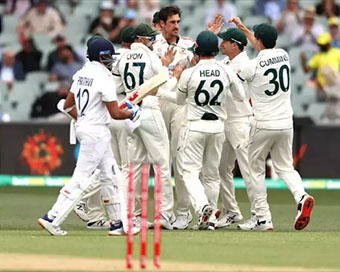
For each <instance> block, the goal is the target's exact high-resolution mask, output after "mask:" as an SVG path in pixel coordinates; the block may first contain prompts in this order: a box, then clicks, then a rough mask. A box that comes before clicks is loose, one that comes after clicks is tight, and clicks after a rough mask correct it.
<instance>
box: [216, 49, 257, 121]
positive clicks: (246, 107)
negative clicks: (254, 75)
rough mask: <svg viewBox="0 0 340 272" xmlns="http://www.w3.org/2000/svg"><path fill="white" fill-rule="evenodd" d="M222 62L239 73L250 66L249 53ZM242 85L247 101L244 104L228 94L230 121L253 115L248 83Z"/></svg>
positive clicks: (242, 53)
mask: <svg viewBox="0 0 340 272" xmlns="http://www.w3.org/2000/svg"><path fill="white" fill-rule="evenodd" d="M222 62H223V64H225V65H227V66H229V67H231V68H232V69H233V70H234V72H235V73H237V72H238V71H239V70H240V69H241V67H243V66H244V65H247V64H248V62H249V57H248V55H247V53H246V52H245V51H244V52H241V53H240V54H238V55H237V56H236V57H234V58H233V59H232V60H230V59H229V58H228V57H226V58H225V59H223V60H222ZM242 83H243V84H242V86H243V88H244V91H245V96H246V99H245V101H243V102H239V101H236V100H235V99H234V97H233V96H232V95H231V93H228V99H227V104H226V107H227V114H228V119H235V118H237V117H245V116H250V115H252V114H253V110H252V108H251V105H250V103H249V92H248V84H247V82H242Z"/></svg>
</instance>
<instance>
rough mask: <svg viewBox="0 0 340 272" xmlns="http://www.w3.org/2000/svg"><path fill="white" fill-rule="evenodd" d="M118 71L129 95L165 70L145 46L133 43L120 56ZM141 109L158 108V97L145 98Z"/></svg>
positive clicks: (149, 96)
mask: <svg viewBox="0 0 340 272" xmlns="http://www.w3.org/2000/svg"><path fill="white" fill-rule="evenodd" d="M118 69H119V74H120V76H121V80H122V81H123V84H124V87H125V91H126V93H127V94H129V93H131V92H133V91H134V90H135V89H136V88H138V87H139V86H140V85H142V84H143V83H144V82H145V81H146V80H148V79H150V78H152V77H153V76H155V75H157V74H158V73H160V72H161V71H163V70H164V69H166V68H165V67H163V66H162V62H161V60H160V59H159V58H158V57H157V56H156V55H155V54H154V53H153V52H152V51H151V50H150V49H149V48H148V47H147V46H145V45H144V44H142V43H133V44H132V45H131V50H130V51H128V52H126V53H124V55H122V56H121V58H120V61H119V67H118ZM142 108H159V103H158V97H156V96H151V95H148V96H146V97H145V98H144V99H143V103H142Z"/></svg>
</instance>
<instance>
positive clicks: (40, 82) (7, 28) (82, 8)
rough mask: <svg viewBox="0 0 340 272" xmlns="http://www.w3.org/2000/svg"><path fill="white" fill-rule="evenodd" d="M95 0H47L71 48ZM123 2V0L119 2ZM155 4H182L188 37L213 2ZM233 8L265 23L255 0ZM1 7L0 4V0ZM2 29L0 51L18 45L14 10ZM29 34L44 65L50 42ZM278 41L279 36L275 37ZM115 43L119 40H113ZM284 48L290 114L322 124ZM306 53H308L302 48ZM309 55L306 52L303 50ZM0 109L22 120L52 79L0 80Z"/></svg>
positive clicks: (319, 106)
mask: <svg viewBox="0 0 340 272" xmlns="http://www.w3.org/2000/svg"><path fill="white" fill-rule="evenodd" d="M100 2H101V1H100V0H91V1H88V0H79V1H76V3H77V5H76V6H75V7H74V8H71V6H70V5H69V3H68V0H57V1H53V3H54V6H55V7H56V8H57V9H58V11H59V12H60V13H61V15H62V17H63V18H64V20H65V23H66V27H65V31H64V33H63V34H64V35H65V37H66V40H67V41H68V43H70V44H71V45H72V46H73V47H74V48H75V49H76V51H77V52H85V42H86V40H87V38H88V37H89V35H88V33H87V31H88V27H89V24H90V22H91V21H92V20H93V19H94V18H95V17H96V16H97V11H98V10H99V5H100ZM120 2H125V1H120ZM159 2H160V7H163V6H166V5H178V6H179V7H180V8H181V9H182V19H181V20H182V21H181V34H182V36H189V37H191V38H193V39H195V38H196V36H197V34H198V33H199V32H200V31H202V30H204V29H205V28H206V25H205V17H206V12H207V10H208V9H207V8H208V7H209V6H210V5H212V4H214V2H215V1H212V0H185V1H181V0H160V1H159ZM229 2H230V3H232V4H233V5H234V6H235V7H236V9H237V14H238V16H239V17H241V18H242V19H243V20H244V23H245V24H246V25H247V26H249V27H252V26H253V25H255V24H258V23H262V22H270V19H269V18H268V17H265V16H262V15H256V14H255V3H256V2H257V1H255V0H234V1H231V0H230V1H229ZM319 2H320V1H319V0H300V9H301V11H303V8H305V7H309V6H315V5H316V4H317V3H319ZM0 7H1V9H0V10H2V11H4V5H0ZM2 13H3V14H2V23H3V30H2V33H0V50H1V51H4V50H6V49H8V48H11V49H13V50H15V51H16V52H17V51H19V50H20V49H21V45H20V43H19V41H18V35H17V32H16V27H17V23H18V21H19V17H18V15H15V14H5V13H4V12H2ZM115 14H118V15H122V14H124V7H122V6H118V7H116V8H115ZM144 19H145V18H143V17H138V22H144ZM317 22H318V23H319V24H322V25H323V26H324V27H325V29H327V19H326V18H324V17H317ZM33 38H34V40H35V43H36V45H37V47H38V48H39V50H41V51H42V52H43V58H42V63H41V64H42V65H41V67H45V66H46V62H47V56H48V53H49V52H51V50H53V49H54V48H55V44H54V43H53V41H52V40H51V39H50V38H49V37H48V36H46V35H42V34H34V35H33ZM281 40H282V41H283V42H284V41H285V38H284V37H281ZM116 46H117V47H120V46H119V45H116ZM284 48H285V49H287V50H288V51H289V54H290V59H291V66H292V78H291V88H292V103H293V108H294V111H295V117H301V118H303V117H307V116H309V117H311V118H312V119H313V121H314V122H315V123H316V124H323V123H325V122H322V121H321V119H322V118H321V116H322V112H323V111H324V109H325V102H318V101H317V97H316V91H315V90H313V89H311V88H310V87H308V86H307V84H306V81H307V80H308V79H309V78H310V75H305V74H304V73H303V71H302V68H301V65H300V57H299V54H300V52H301V48H298V47H296V48H294V47H291V46H290V45H289V44H285V45H284ZM247 52H248V53H249V55H250V57H254V56H256V52H255V50H254V48H252V47H251V46H248V48H247ZM308 55H309V53H308ZM309 57H310V55H309ZM0 84H1V97H0V98H1V102H0V103H1V108H0V111H1V112H7V113H8V114H9V115H10V117H11V120H12V121H28V120H29V111H30V108H31V104H32V102H33V101H34V99H35V98H36V97H37V96H39V95H41V94H42V93H43V92H48V91H54V90H55V89H56V84H55V83H51V82H48V73H47V72H44V71H41V72H34V73H29V74H28V75H27V77H26V80H25V81H24V82H15V83H14V86H13V88H12V89H11V90H7V88H6V86H4V84H3V83H1V82H0Z"/></svg>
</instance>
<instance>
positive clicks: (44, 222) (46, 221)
mask: <svg viewBox="0 0 340 272" xmlns="http://www.w3.org/2000/svg"><path fill="white" fill-rule="evenodd" d="M52 222H53V219H50V218H48V216H47V214H45V215H44V216H43V217H42V218H39V219H38V223H39V225H40V226H41V227H42V228H43V229H45V230H47V231H48V232H49V233H50V234H51V235H53V236H65V235H67V232H66V231H64V230H61V229H60V227H55V226H53V225H52Z"/></svg>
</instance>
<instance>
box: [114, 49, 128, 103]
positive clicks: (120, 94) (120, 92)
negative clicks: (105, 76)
mask: <svg viewBox="0 0 340 272" xmlns="http://www.w3.org/2000/svg"><path fill="white" fill-rule="evenodd" d="M129 51H130V49H127V48H119V49H118V50H117V51H116V54H117V55H114V56H113V64H112V74H113V76H114V77H113V78H114V79H115V84H116V91H117V100H118V101H122V100H124V99H125V97H126V92H125V88H124V85H123V81H122V80H120V78H118V80H117V77H120V75H119V61H120V59H121V57H122V56H123V55H124V54H125V53H126V52H129Z"/></svg>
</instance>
